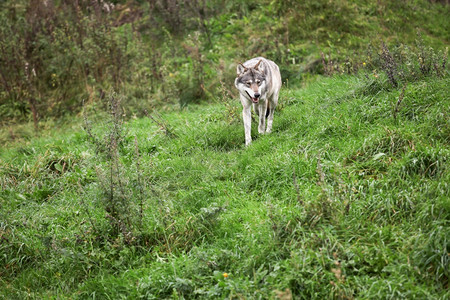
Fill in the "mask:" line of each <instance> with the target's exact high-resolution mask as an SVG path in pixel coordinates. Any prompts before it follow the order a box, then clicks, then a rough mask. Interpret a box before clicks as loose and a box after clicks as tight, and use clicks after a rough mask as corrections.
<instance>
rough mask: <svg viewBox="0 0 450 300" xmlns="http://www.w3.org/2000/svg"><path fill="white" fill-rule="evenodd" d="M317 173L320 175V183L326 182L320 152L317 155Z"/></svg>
mask: <svg viewBox="0 0 450 300" xmlns="http://www.w3.org/2000/svg"><path fill="white" fill-rule="evenodd" d="M317 174H318V175H319V181H318V182H317V184H318V185H322V184H323V183H324V182H325V173H324V172H323V169H322V164H321V162H320V154H319V155H318V156H317Z"/></svg>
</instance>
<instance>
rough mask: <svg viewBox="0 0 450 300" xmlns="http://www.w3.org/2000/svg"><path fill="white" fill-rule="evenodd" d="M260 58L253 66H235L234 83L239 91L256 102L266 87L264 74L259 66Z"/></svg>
mask: <svg viewBox="0 0 450 300" xmlns="http://www.w3.org/2000/svg"><path fill="white" fill-rule="evenodd" d="M261 62H262V60H260V61H258V63H257V64H256V65H255V66H253V67H246V66H244V65H243V64H239V65H238V66H237V69H236V71H237V78H236V80H235V81H234V85H235V86H236V88H237V89H238V90H239V92H240V93H241V94H242V95H244V96H245V97H246V98H248V99H249V100H251V101H252V102H253V103H258V102H259V99H261V95H263V94H264V92H265V88H266V75H265V73H264V70H263V68H262V66H261Z"/></svg>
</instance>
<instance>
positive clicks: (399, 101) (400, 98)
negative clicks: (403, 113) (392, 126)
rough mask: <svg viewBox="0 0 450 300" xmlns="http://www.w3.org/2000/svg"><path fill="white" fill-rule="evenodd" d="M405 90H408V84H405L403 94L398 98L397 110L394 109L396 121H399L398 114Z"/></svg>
mask: <svg viewBox="0 0 450 300" xmlns="http://www.w3.org/2000/svg"><path fill="white" fill-rule="evenodd" d="M405 89H406V83H405V85H403V88H402V92H401V93H400V96H398V100H397V103H396V104H395V108H394V120H397V113H398V112H399V110H400V104H401V103H402V101H403V97H404V96H405Z"/></svg>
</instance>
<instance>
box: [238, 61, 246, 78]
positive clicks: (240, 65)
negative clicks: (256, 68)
mask: <svg viewBox="0 0 450 300" xmlns="http://www.w3.org/2000/svg"><path fill="white" fill-rule="evenodd" d="M247 70H248V69H247V68H246V67H245V66H244V65H243V64H241V63H239V64H238V65H237V69H236V71H237V74H238V75H240V74H242V73H244V72H245V71H247Z"/></svg>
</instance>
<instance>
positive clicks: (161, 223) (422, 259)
mask: <svg viewBox="0 0 450 300" xmlns="http://www.w3.org/2000/svg"><path fill="white" fill-rule="evenodd" d="M448 86H450V82H449V79H448V76H447V77H444V78H428V79H424V80H422V81H417V82H412V83H410V84H408V86H407V87H406V88H405V91H404V98H403V101H402V102H401V104H400V106H399V107H398V111H397V113H396V116H395V117H394V113H393V111H394V109H395V105H396V103H397V102H398V99H399V96H400V94H401V93H402V91H401V88H399V89H393V88H391V87H390V86H389V85H388V84H387V83H386V82H385V81H381V80H370V79H369V80H366V79H361V78H359V77H333V78H321V79H319V80H318V81H317V82H315V83H312V84H310V85H309V86H307V87H306V88H302V89H299V88H286V87H285V88H284V89H283V90H282V94H281V98H280V106H279V107H278V109H277V111H276V112H275V118H274V127H273V132H272V133H271V134H269V135H262V136H258V134H257V130H256V122H253V124H252V125H253V126H252V127H253V128H252V133H253V134H252V135H253V138H254V141H253V143H252V144H251V145H250V146H249V147H245V146H244V134H243V125H242V122H241V117H240V111H241V109H240V105H239V103H238V101H237V100H233V101H234V102H230V103H228V104H227V105H225V104H223V103H217V104H212V105H208V106H203V105H202V106H189V107H187V108H186V109H185V110H183V111H181V112H178V113H169V114H166V115H164V116H163V117H162V118H161V123H160V124H159V125H158V126H157V125H156V124H155V123H154V122H152V120H150V119H149V118H143V119H136V120H131V121H128V122H127V123H125V124H124V125H123V127H124V128H126V130H125V131H124V133H123V139H122V140H120V141H121V142H120V144H119V146H118V147H117V153H118V155H117V157H118V160H117V161H118V162H117V164H118V165H120V168H118V170H117V174H116V175H114V176H116V177H117V178H118V179H114V180H116V181H114V182H116V187H114V188H117V190H121V189H123V191H121V192H120V193H121V194H120V195H122V196H123V199H126V200H127V202H126V203H127V206H126V208H127V210H128V211H127V212H126V213H124V216H125V217H126V218H129V219H130V220H131V221H130V223H131V224H133V225H132V226H131V227H130V228H131V229H130V231H131V232H130V233H125V232H124V231H123V232H120V233H119V234H116V235H114V234H113V232H112V229H111V223H110V222H111V221H110V219H111V218H108V213H105V211H107V209H108V208H105V207H107V206H106V205H107V204H108V201H107V200H108V197H107V195H108V194H107V192H105V191H108V188H109V185H108V183H111V181H108V180H109V179H108V178H109V177H108V176H107V175H108V174H109V173H108V170H113V169H112V167H111V165H112V164H111V161H114V160H111V159H110V160H108V159H107V158H105V156H102V155H100V154H99V153H98V151H97V152H96V150H98V149H97V148H96V147H95V145H93V144H92V143H90V142H89V137H88V135H87V134H86V133H85V132H81V131H78V130H76V131H72V130H69V131H68V132H67V133H64V134H62V135H58V136H49V137H46V138H41V139H33V140H31V141H29V142H27V143H26V144H25V145H13V146H10V147H8V148H7V149H2V151H1V152H0V160H1V162H2V164H1V165H2V167H1V168H0V175H1V186H2V192H1V193H0V196H1V210H0V213H1V220H3V221H1V223H0V224H1V228H0V230H1V231H0V232H1V236H2V239H3V241H5V242H2V244H1V246H0V251H1V253H2V256H1V264H2V266H4V267H5V268H4V270H5V271H2V273H1V275H2V276H1V279H0V290H1V291H2V292H1V293H2V294H1V295H3V296H5V297H7V298H20V297H31V298H33V297H39V298H52V297H61V298H65V297H67V298H85V297H94V296H95V297H100V298H114V299H118V298H125V297H128V298H139V297H141V298H147V299H161V298H180V299H183V298H185V299H191V298H199V299H205V298H206V299H225V298H229V299H231V298H247V299H268V298H269V299H275V298H277V297H278V298H282V299H283V297H285V299H290V298H292V297H293V298H307V299H311V298H315V299H324V298H363V299H366V298H414V297H415V298H427V299H444V298H446V297H448V291H447V287H448V275H449V274H448V270H449V265H448V261H449V259H448V237H449V229H448V228H450V227H449V224H448V222H449V215H450V214H449V208H450V206H449V200H448V199H449V198H450V197H449V196H450V195H449V194H450V193H449V186H448V183H449V182H450V174H449V168H448V162H449V155H450V148H449V137H450V126H449V125H450V124H449V118H448V115H449V112H450V101H449V98H448V94H449V88H448ZM90 118H91V117H90ZM91 119H92V118H91ZM106 124H108V123H106ZM108 126H109V125H107V126H106V128H108ZM168 130H169V131H170V132H171V133H172V135H168V134H165V133H164V132H167V131H168ZM105 132H107V129H105V126H103V127H102V126H94V128H93V134H94V135H98V136H102V137H103V136H107V134H105ZM114 170H115V169H114ZM111 174H112V171H111ZM112 178H113V175H111V180H112ZM118 180H120V181H118ZM117 182H120V184H118V183H117ZM105 195H106V196H105ZM126 218H124V220H127V219H126Z"/></svg>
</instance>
